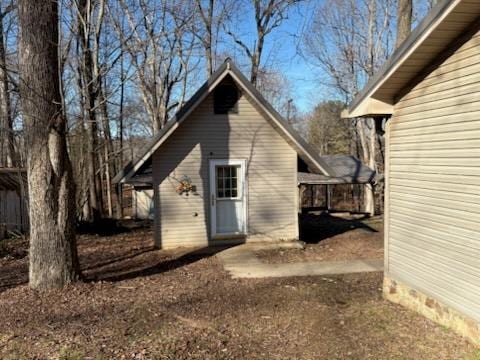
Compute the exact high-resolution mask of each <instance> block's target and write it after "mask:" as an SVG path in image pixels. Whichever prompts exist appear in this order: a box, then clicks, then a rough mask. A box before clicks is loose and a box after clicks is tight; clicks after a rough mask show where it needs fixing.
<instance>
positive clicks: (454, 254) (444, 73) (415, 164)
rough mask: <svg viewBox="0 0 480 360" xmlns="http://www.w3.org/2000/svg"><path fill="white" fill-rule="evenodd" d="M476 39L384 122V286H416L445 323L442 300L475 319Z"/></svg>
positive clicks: (392, 291) (479, 180)
mask: <svg viewBox="0 0 480 360" xmlns="http://www.w3.org/2000/svg"><path fill="white" fill-rule="evenodd" d="M479 43H480V34H479V33H478V32H477V33H476V35H474V37H473V38H471V39H470V40H468V41H467V42H466V43H464V44H463V45H462V46H461V47H460V48H459V49H457V50H456V51H455V53H454V54H453V55H451V56H450V57H448V59H447V60H445V61H444V62H443V63H442V64H441V65H439V66H437V68H436V69H435V70H433V72H431V73H430V74H429V75H428V76H426V77H425V78H424V79H423V80H421V81H420V82H419V83H418V84H417V85H416V86H415V87H414V88H413V89H411V90H410V91H409V92H408V93H407V94H406V95H405V96H403V98H401V99H400V100H399V101H398V102H397V103H396V105H395V111H394V115H393V118H392V119H391V120H390V124H389V129H388V133H389V136H388V137H389V139H388V144H387V148H388V149H389V150H388V158H387V164H386V171H387V193H386V278H387V279H389V281H388V284H389V285H388V286H387V287H388V288H387V289H386V292H385V294H386V296H387V297H392V296H393V297H395V296H398V289H396V288H395V286H394V287H391V283H390V281H391V280H393V281H394V282H395V283H400V284H405V286H406V287H407V288H411V289H414V290H416V291H420V292H421V293H423V294H425V295H427V299H435V300H431V301H430V300H427V301H428V302H429V304H442V305H435V307H433V305H432V308H433V310H435V309H436V310H435V311H437V310H438V311H437V312H438V314H437V315H438V316H437V317H438V318H436V319H435V320H437V321H440V322H444V323H446V324H451V321H450V322H449V321H444V320H445V319H447V318H449V317H453V315H452V314H455V313H456V312H455V311H453V312H450V311H448V308H451V309H454V310H456V311H457V312H459V313H461V314H463V315H465V316H466V317H467V318H469V319H471V320H473V321H474V322H477V323H478V322H480V276H479V275H480V274H479V267H480V235H479V234H480V47H479V46H478V44H479ZM386 283H387V282H386ZM414 290H412V291H410V292H408V291H407V292H405V294H407V295H408V294H411V295H412V299H414V300H415V301H416V302H418V301H422V300H421V299H422V297H421V296H417V294H416V293H415V291H414ZM397 301H398V299H397ZM407 303H408V301H407ZM429 304H426V305H427V307H429ZM443 306H445V307H443ZM416 308H419V309H421V308H422V307H421V306H417V307H416ZM442 319H444V320H442ZM450 320H451V319H450ZM455 321H456V320H455ZM471 328H473V327H471ZM477 329H478V327H477ZM465 334H466V333H465ZM467 335H468V334H467Z"/></svg>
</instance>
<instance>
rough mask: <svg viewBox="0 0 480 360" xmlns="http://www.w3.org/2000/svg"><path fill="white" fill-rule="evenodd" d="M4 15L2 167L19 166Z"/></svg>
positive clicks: (0, 28)
mask: <svg viewBox="0 0 480 360" xmlns="http://www.w3.org/2000/svg"><path fill="white" fill-rule="evenodd" d="M0 10H3V9H0ZM3 16H4V15H3V14H1V15H0V167H13V166H17V161H16V159H15V146H14V136H13V124H12V112H11V104H10V93H9V90H8V74H7V60H6V51H5V40H4V33H3Z"/></svg>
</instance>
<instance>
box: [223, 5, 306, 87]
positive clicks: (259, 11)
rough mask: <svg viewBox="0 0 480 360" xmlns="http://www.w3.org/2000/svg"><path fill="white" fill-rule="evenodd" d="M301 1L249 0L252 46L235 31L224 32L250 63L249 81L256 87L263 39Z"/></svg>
mask: <svg viewBox="0 0 480 360" xmlns="http://www.w3.org/2000/svg"><path fill="white" fill-rule="evenodd" d="M301 1H302V0H250V2H251V4H252V5H253V7H254V16H255V29H256V38H255V43H254V45H253V46H249V44H248V43H247V42H246V41H245V40H242V39H241V38H240V37H239V36H238V35H237V32H236V31H233V30H231V29H228V30H226V32H227V34H228V35H230V36H231V37H232V39H233V41H234V42H235V43H236V44H237V45H238V46H240V48H241V49H242V50H243V51H244V53H245V55H246V56H247V58H248V59H249V61H250V65H251V70H250V81H251V83H252V84H253V85H254V86H256V85H257V80H258V77H259V71H260V66H261V61H262V54H263V48H264V45H265V39H266V38H267V36H268V35H269V34H271V32H272V31H274V30H275V29H276V28H278V27H279V26H280V25H281V24H282V23H283V21H284V20H285V19H286V18H287V16H288V11H289V10H290V9H291V7H292V6H294V5H297V4H298V3H300V2H301Z"/></svg>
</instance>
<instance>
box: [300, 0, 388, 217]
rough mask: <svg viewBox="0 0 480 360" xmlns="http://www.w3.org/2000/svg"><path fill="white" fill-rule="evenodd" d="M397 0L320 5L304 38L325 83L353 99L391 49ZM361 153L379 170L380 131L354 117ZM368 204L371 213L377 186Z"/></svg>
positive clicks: (307, 53) (306, 50)
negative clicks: (377, 131) (378, 140)
mask: <svg viewBox="0 0 480 360" xmlns="http://www.w3.org/2000/svg"><path fill="white" fill-rule="evenodd" d="M394 7H395V2H394V1H393V0H387V1H378V0H368V1H365V2H357V1H351V0H338V1H335V2H332V3H328V4H326V5H324V6H321V7H320V8H319V9H318V10H317V13H316V16H315V19H314V22H313V24H312V25H311V27H310V29H309V30H308V33H307V34H306V35H305V37H304V45H303V53H304V56H306V58H307V59H308V60H309V61H310V62H311V63H313V64H315V65H317V66H318V67H319V68H320V69H321V70H322V72H323V74H325V75H326V76H325V78H324V79H322V80H321V81H322V83H323V84H324V85H327V86H330V87H331V88H332V89H334V91H335V92H336V93H337V95H338V96H341V98H343V99H344V101H345V103H349V102H350V101H351V100H352V99H353V97H355V96H356V95H357V94H358V92H359V90H360V89H361V88H362V87H363V86H364V85H365V83H366V81H367V80H368V79H369V78H370V77H371V76H372V75H373V74H374V73H375V71H376V70H377V69H378V68H379V66H380V65H381V64H383V63H384V61H385V60H386V59H387V58H388V56H389V54H390V53H391V51H392V47H391V44H392V43H393V31H392V30H393V29H392V27H393V25H392V24H394V22H393V14H394ZM355 123H356V128H357V131H356V137H357V139H358V145H359V146H358V147H357V148H358V153H357V154H356V155H357V156H359V157H360V158H361V159H362V161H363V162H364V163H366V164H368V165H369V166H370V167H372V168H373V169H375V168H376V156H377V149H376V144H377V135H376V131H375V123H374V120H373V119H361V120H356V121H355ZM364 206H365V210H366V211H367V212H370V213H373V211H374V201H373V189H371V188H369V189H368V190H367V191H366V192H365V198H364Z"/></svg>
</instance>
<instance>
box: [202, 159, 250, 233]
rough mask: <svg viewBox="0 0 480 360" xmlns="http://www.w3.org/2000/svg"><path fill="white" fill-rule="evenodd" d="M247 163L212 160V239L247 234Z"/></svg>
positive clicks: (242, 161)
mask: <svg viewBox="0 0 480 360" xmlns="http://www.w3.org/2000/svg"><path fill="white" fill-rule="evenodd" d="M245 188H246V186H245V161H244V160H210V208H211V226H212V236H213V237H216V238H225V237H232V236H242V235H245V234H246V228H247V226H246V202H245V199H246V194H245Z"/></svg>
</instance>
